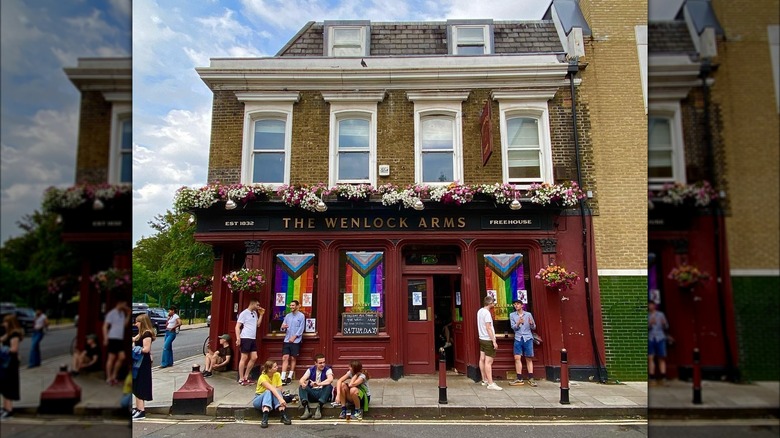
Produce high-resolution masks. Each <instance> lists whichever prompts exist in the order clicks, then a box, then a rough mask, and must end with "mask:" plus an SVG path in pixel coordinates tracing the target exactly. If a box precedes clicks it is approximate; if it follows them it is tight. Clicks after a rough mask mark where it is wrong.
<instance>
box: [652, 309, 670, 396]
mask: <svg viewBox="0 0 780 438" xmlns="http://www.w3.org/2000/svg"><path fill="white" fill-rule="evenodd" d="M667 330H669V321H667V319H666V315H664V312H661V311H660V310H657V309H656V304H655V301H653V300H648V301H647V372H648V373H649V374H650V384H651V385H655V384H657V382H660V383H661V384H665V383H666V338H667V335H666V331H667ZM656 358H658V375H656V373H655V359H656Z"/></svg>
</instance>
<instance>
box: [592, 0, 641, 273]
mask: <svg viewBox="0 0 780 438" xmlns="http://www.w3.org/2000/svg"><path fill="white" fill-rule="evenodd" d="M580 6H581V8H582V10H583V14H584V15H585V19H586V20H587V21H588V24H589V25H590V27H591V30H592V33H593V35H592V37H590V38H589V37H585V41H586V46H585V57H584V58H582V59H581V60H580V63H583V62H584V63H587V68H586V69H585V70H584V71H583V72H582V73H580V75H581V77H582V85H581V87H580V93H581V94H582V99H583V100H584V101H587V102H588V105H589V107H590V119H591V120H590V127H591V130H590V136H591V140H592V144H593V154H594V162H595V179H596V181H598V189H597V193H595V195H596V196H597V197H598V202H599V215H598V216H595V217H594V220H593V226H594V239H595V242H596V257H597V260H598V267H599V269H646V268H647V116H646V114H645V110H644V103H643V100H642V83H641V78H640V71H639V56H638V52H637V45H636V34H635V30H634V26H636V25H642V24H646V23H647V2H646V1H635V2H615V1H596V0H592V1H588V0H583V1H581V2H580Z"/></svg>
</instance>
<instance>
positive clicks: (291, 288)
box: [268, 253, 318, 333]
mask: <svg viewBox="0 0 780 438" xmlns="http://www.w3.org/2000/svg"><path fill="white" fill-rule="evenodd" d="M274 261H275V263H274V273H273V279H272V281H273V283H272V284H271V291H272V293H271V297H270V303H269V304H270V307H268V308H269V309H272V311H271V312H270V313H271V316H270V317H269V318H268V322H269V324H270V329H271V332H272V333H274V332H279V331H281V327H282V321H283V320H284V316H285V315H286V314H288V313H290V302H292V301H293V300H297V301H298V303H299V304H300V305H301V308H300V311H301V312H302V313H303V314H304V315H305V318H307V319H309V318H311V319H314V320H315V321H316V318H317V304H318V302H317V281H316V278H317V255H316V254H315V253H304V254H300V253H296V254H276V257H275V258H274ZM313 327H314V328H316V327H317V324H316V323H315V324H313ZM307 329H308V330H307ZM310 330H311V329H309V328H308V324H307V325H306V327H305V328H304V333H306V332H307V331H310Z"/></svg>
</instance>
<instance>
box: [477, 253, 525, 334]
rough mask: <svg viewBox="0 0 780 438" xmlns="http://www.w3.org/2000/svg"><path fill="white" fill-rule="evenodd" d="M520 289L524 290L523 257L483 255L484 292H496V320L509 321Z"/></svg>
mask: <svg viewBox="0 0 780 438" xmlns="http://www.w3.org/2000/svg"><path fill="white" fill-rule="evenodd" d="M520 289H525V279H524V278H523V255H522V254H519V253H518V254H485V290H494V291H496V307H495V309H494V310H495V319H496V320H508V319H509V314H510V313H512V312H513V311H514V308H513V307H512V301H514V300H515V299H517V298H518V296H519V293H518V291H519V290H520Z"/></svg>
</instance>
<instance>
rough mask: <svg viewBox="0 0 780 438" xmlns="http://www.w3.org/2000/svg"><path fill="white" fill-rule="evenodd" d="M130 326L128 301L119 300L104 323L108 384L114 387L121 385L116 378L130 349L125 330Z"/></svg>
mask: <svg viewBox="0 0 780 438" xmlns="http://www.w3.org/2000/svg"><path fill="white" fill-rule="evenodd" d="M128 324H130V309H129V308H128V307H127V301H124V300H119V301H117V302H116V306H115V307H114V308H113V309H111V311H110V312H108V313H107V314H106V318H105V320H104V321H103V345H105V346H106V350H107V351H108V354H107V356H106V383H108V384H109V385H112V386H113V385H118V384H119V381H118V380H117V379H116V376H117V374H118V373H119V368H121V367H122V364H123V363H124V362H125V349H129V348H130V343H129V342H125V328H126V327H127V326H128Z"/></svg>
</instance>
